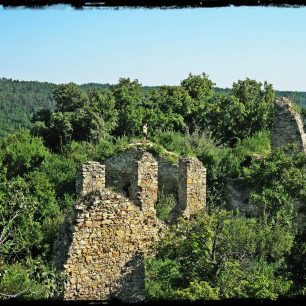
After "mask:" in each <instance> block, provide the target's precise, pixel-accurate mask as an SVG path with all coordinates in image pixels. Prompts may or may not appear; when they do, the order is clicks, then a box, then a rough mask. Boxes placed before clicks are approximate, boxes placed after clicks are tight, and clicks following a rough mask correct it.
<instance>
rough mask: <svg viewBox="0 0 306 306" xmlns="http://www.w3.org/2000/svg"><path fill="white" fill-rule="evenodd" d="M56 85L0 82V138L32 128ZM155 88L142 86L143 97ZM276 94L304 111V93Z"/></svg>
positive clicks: (50, 104)
mask: <svg viewBox="0 0 306 306" xmlns="http://www.w3.org/2000/svg"><path fill="white" fill-rule="evenodd" d="M57 86H58V85H56V84H52V83H46V82H36V81H35V82H34V81H17V80H12V79H5V78H2V79H0V137H4V136H6V135H8V134H9V133H11V132H13V131H16V130H20V129H27V128H30V127H31V118H32V116H33V114H34V113H35V112H37V111H38V110H40V109H50V110H51V111H52V110H54V108H55V100H54V98H53V91H54V90H55V88H57ZM110 86H111V85H110V84H99V83H87V84H83V85H81V86H80V88H82V89H83V90H84V91H88V90H90V89H93V88H100V89H106V88H109V87H110ZM157 88H158V87H154V86H142V88H141V89H142V91H143V93H144V94H146V93H147V92H148V91H150V90H151V89H157ZM214 90H215V91H216V92H217V93H220V94H225V95H229V94H230V93H231V89H229V88H226V89H223V88H219V87H215V88H214ZM276 95H279V96H284V97H287V98H289V99H291V100H292V101H294V102H296V103H297V104H298V105H300V106H301V107H302V108H306V92H293V91H276Z"/></svg>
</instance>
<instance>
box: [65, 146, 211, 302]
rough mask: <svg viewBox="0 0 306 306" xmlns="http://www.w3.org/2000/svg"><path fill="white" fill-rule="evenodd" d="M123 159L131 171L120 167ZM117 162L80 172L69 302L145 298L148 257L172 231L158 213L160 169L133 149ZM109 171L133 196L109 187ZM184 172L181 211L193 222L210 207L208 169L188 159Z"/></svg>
mask: <svg viewBox="0 0 306 306" xmlns="http://www.w3.org/2000/svg"><path fill="white" fill-rule="evenodd" d="M123 160H125V161H128V165H129V167H130V169H127V167H126V166H125V165H124V166H123V167H122V168H121V167H120V165H121V163H122V162H123ZM111 162H112V163H111ZM111 162H110V160H109V161H108V164H107V166H106V173H105V167H104V166H103V165H100V164H99V163H95V162H87V163H85V164H83V165H82V166H80V167H79V171H78V177H77V180H76V181H77V183H76V188H77V191H78V192H79V197H78V199H77V202H76V206H75V215H74V220H73V222H72V229H71V235H70V237H71V238H70V239H67V241H69V246H68V250H67V253H68V254H67V256H62V258H66V262H65V263H64V265H63V267H64V270H65V273H66V275H67V276H68V278H67V282H66V284H65V288H64V294H63V297H64V299H66V300H80V299H82V300H110V299H112V298H119V299H120V300H122V301H129V302H136V301H142V300H144V299H145V287H144V286H145V279H144V277H145V271H144V257H145V256H146V255H148V254H152V249H153V245H154V244H155V243H156V242H158V241H159V240H160V239H161V238H162V237H163V235H164V234H165V231H166V230H167V226H166V224H165V223H163V222H162V221H160V220H158V218H157V217H156V213H155V209H154V205H155V203H156V201H157V193H158V172H159V170H158V169H159V167H158V166H159V165H158V163H157V161H156V160H155V158H154V157H153V156H152V155H151V154H150V153H148V152H145V151H144V150H142V149H137V150H128V151H127V152H125V153H122V154H120V156H117V157H115V158H113V159H111ZM114 163H115V164H114ZM107 169H110V171H112V175H114V174H115V173H117V177H116V180H114V179H115V176H109V178H111V179H109V181H108V183H109V184H110V186H111V185H112V184H113V185H116V186H117V188H119V187H120V186H121V187H122V186H124V184H126V185H125V186H129V187H128V189H129V191H128V196H129V197H128V196H125V195H124V194H119V193H116V192H114V191H112V190H111V189H109V188H107V187H105V183H103V182H105V176H106V182H107V177H108V175H107ZM125 173H128V175H127V177H124V175H125ZM178 173H179V176H178V178H177V181H178V187H177V188H178V190H179V199H180V201H179V205H178V208H179V209H177V211H178V212H179V214H184V216H186V217H189V216H190V215H191V214H193V213H195V212H197V211H200V210H203V209H204V207H205V195H206V184H205V179H206V169H205V168H204V167H203V165H202V164H201V162H200V161H199V160H198V159H196V158H185V159H181V160H180V161H179V171H178ZM91 175H92V177H91ZM95 180H96V181H97V182H96V183H95ZM119 190H120V188H119ZM63 237H66V236H63ZM66 244H67V243H66ZM59 245H61V244H59Z"/></svg>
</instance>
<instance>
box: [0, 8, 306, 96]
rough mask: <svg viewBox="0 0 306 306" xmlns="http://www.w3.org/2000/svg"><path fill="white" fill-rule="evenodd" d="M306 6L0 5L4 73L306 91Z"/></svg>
mask: <svg viewBox="0 0 306 306" xmlns="http://www.w3.org/2000/svg"><path fill="white" fill-rule="evenodd" d="M305 16H306V8H267V7H239V8H238V7H229V8H210V9H205V8H204V9H172V10H161V9H119V10H113V9H84V10H81V11H79V10H74V9H72V8H70V7H65V6H61V7H51V8H45V9H38V10H37V9H35V10H34V9H21V8H20V9H2V8H1V9H0V41H1V48H0V67H1V72H0V73H1V75H0V77H7V78H13V79H19V80H39V81H49V82H55V83H62V82H69V81H74V82H76V83H86V82H99V83H116V82H117V81H118V78H120V77H130V78H132V79H135V78H137V79H138V80H139V81H140V82H141V83H142V84H143V85H160V84H179V82H180V81H181V80H182V79H184V78H186V77H187V75H188V74H189V72H191V73H193V74H199V73H202V72H205V73H207V74H208V75H209V77H210V78H211V79H212V80H213V81H214V82H215V83H216V84H217V86H219V87H230V86H231V85H232V83H233V82H235V81H237V80H238V79H245V78H246V77H249V78H252V79H256V80H258V81H262V82H263V81H265V80H267V81H268V82H270V83H272V84H273V85H274V87H275V88H276V89H279V90H302V91H306V81H305V80H306V61H305V55H306V19H305Z"/></svg>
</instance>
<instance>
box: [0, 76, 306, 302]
mask: <svg viewBox="0 0 306 306" xmlns="http://www.w3.org/2000/svg"><path fill="white" fill-rule="evenodd" d="M214 85H215V84H214V83H213V82H212V81H211V80H210V79H209V77H208V76H207V75H206V74H202V75H192V74H190V75H189V76H188V77H187V78H186V79H184V80H182V82H181V83H180V85H179V86H160V87H154V88H150V87H143V86H142V85H141V84H140V83H139V82H138V81H137V80H130V79H128V78H127V79H124V78H122V79H120V80H119V82H118V84H115V85H109V84H105V85H101V84H93V83H91V84H86V85H82V86H78V85H76V84H74V83H69V84H62V85H54V84H48V83H38V82H18V81H12V80H6V79H2V80H1V81H0V103H1V104H0V106H1V112H0V116H3V117H6V119H5V120H0V121H1V124H2V125H1V126H0V131H1V136H2V138H1V139H0V299H1V298H3V299H6V298H14V297H20V298H26V299H38V298H52V297H57V296H58V294H59V293H60V292H61V288H62V284H63V277H62V275H61V273H59V272H58V271H56V270H55V268H54V266H53V264H52V256H53V246H54V242H55V241H56V239H57V237H58V235H59V229H60V225H61V224H62V223H63V221H64V219H65V218H67V217H69V216H70V215H71V211H72V208H73V204H74V200H75V192H74V182H75V172H76V166H77V164H78V163H80V162H84V161H86V160H97V161H100V162H103V161H104V160H105V159H106V158H108V157H110V156H113V155H115V154H116V153H118V152H120V151H122V150H124V149H125V148H126V147H127V146H128V144H130V143H135V142H140V141H141V140H142V126H143V124H144V123H145V122H147V123H148V127H149V143H148V144H147V149H148V150H150V151H151V152H152V153H153V154H155V155H159V156H160V155H165V156H167V158H168V159H169V160H170V161H171V162H175V161H176V159H177V157H178V156H187V155H190V156H196V157H198V158H199V159H200V160H201V161H202V162H203V163H204V164H205V166H206V167H207V171H208V176H207V180H208V181H207V188H208V190H207V194H208V197H207V210H206V213H205V214H198V215H196V216H194V218H193V219H191V220H190V221H188V222H187V221H186V220H183V219H182V220H180V222H179V223H178V225H176V226H172V227H171V228H170V230H169V232H168V234H167V235H166V237H165V239H164V240H163V241H161V243H160V244H159V245H158V246H157V255H156V257H153V258H149V259H147V262H146V265H147V266H146V271H147V272H146V273H147V278H146V281H147V283H146V288H147V293H148V296H149V297H150V298H152V299H160V298H163V299H189V300H197V299H224V298H237V297H239V298H247V297H251V298H269V299H276V298H278V297H282V296H288V295H296V294H304V293H305V288H306V283H305V277H306V272H305V271H306V261H305V258H306V257H305V253H306V251H305V245H306V238H305V237H306V231H305V221H306V220H305V213H306V211H305V209H304V207H303V204H305V202H306V180H305V176H306V157H305V155H304V154H302V153H300V152H298V151H297V150H296V148H295V147H294V146H288V147H285V148H282V149H279V150H276V151H274V152H273V153H271V147H270V128H271V123H272V112H273V101H274V97H275V95H276V94H277V93H275V91H274V89H273V87H272V85H271V84H268V83H267V82H265V83H264V84H261V83H259V82H256V81H254V80H250V79H246V80H243V81H242V80H239V81H238V82H236V83H234V84H233V86H232V88H231V89H226V90H222V89H219V88H215V87H214ZM288 94H291V93H288ZM22 99H24V100H23V101H24V104H22V103H20V101H21V100H22ZM12 101H15V102H14V103H12V104H11V102H12ZM301 101H302V100H301ZM301 104H302V103H301ZM302 112H303V110H302ZM14 116H15V117H16V118H17V120H15V121H14V120H13V119H12V118H14ZM1 118H2V117H1ZM18 120H19V121H18ZM30 120H31V121H30ZM16 122H18V124H17V123H16ZM31 122H32V123H31ZM21 128H22V129H24V130H23V131H17V132H14V133H10V132H11V131H15V130H19V129H21ZM27 128H28V129H27ZM3 136H5V137H3ZM169 152H171V153H169ZM235 179H239V180H242V181H243V182H244V183H245V184H246V185H248V186H249V187H250V189H251V191H250V194H249V197H248V200H247V202H248V203H247V205H248V207H249V208H250V209H249V210H241V211H239V210H232V211H229V210H227V208H228V203H227V201H228V198H227V194H226V193H227V191H226V186H227V184H228V181H229V180H235ZM175 204H176V198H175V197H174V196H172V195H166V194H162V193H161V194H160V195H159V199H158V203H157V204H156V209H157V213H158V216H159V218H160V219H162V220H164V221H165V222H168V219H169V217H170V216H171V210H172V209H173V207H174V206H175Z"/></svg>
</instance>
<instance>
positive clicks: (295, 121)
mask: <svg viewBox="0 0 306 306" xmlns="http://www.w3.org/2000/svg"><path fill="white" fill-rule="evenodd" d="M290 143H295V144H296V145H297V146H298V148H299V149H300V150H303V151H304V152H305V153H306V135H305V133H304V129H303V122H302V119H301V116H300V114H299V113H297V112H296V111H295V110H294V108H293V104H292V102H291V101H290V100H288V99H286V98H276V99H275V103H274V117H273V126H272V131H271V145H272V148H273V149H275V148H279V147H282V146H285V145H287V144H290Z"/></svg>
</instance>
